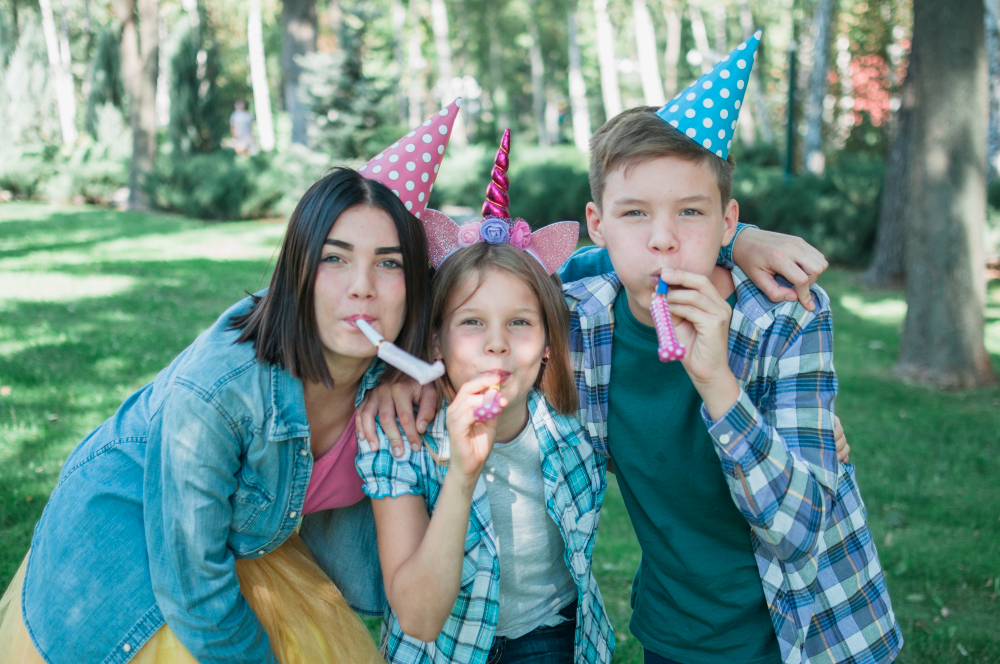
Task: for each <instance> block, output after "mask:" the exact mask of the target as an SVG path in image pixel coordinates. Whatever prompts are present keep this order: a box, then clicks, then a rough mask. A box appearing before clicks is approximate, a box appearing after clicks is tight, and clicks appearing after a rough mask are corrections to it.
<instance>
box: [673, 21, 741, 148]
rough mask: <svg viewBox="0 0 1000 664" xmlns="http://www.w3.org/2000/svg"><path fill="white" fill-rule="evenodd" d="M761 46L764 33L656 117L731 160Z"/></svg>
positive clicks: (721, 63) (730, 56)
mask: <svg viewBox="0 0 1000 664" xmlns="http://www.w3.org/2000/svg"><path fill="white" fill-rule="evenodd" d="M759 44H760V30H758V31H757V32H756V33H755V34H754V35H753V36H752V37H750V39H748V40H746V41H745V42H743V43H742V44H740V45H739V46H737V47H736V48H735V49H733V52H732V53H730V54H729V55H727V56H726V57H725V58H723V59H722V60H720V61H719V62H718V63H716V65H715V66H714V67H712V69H710V70H709V71H707V72H705V73H704V74H702V75H701V77H700V78H699V79H698V80H696V81H695V82H694V83H692V84H691V85H689V86H687V87H686V88H685V89H684V90H682V91H681V93H680V94H679V95H677V96H676V97H674V98H673V99H671V100H670V101H668V102H667V103H666V104H665V105H664V106H663V108H661V109H660V110H658V111H657V112H656V114H657V115H658V116H660V117H661V118H663V120H664V122H666V123H667V124H669V125H670V126H671V127H674V128H675V129H677V130H678V131H680V132H681V133H683V134H684V135H685V136H687V137H688V138H690V139H691V140H692V141H694V142H695V143H697V144H698V145H700V146H702V147H703V148H705V149H706V150H708V151H709V152H711V153H712V154H714V155H715V156H717V157H721V158H722V159H725V158H726V157H728V156H729V148H731V147H732V145H733V133H734V132H735V130H736V120H737V118H739V115H740V106H742V105H743V97H744V95H745V94H746V91H747V82H748V81H749V80H750V70H751V69H752V68H753V62H754V58H755V56H756V55H757V46H758V45H759Z"/></svg>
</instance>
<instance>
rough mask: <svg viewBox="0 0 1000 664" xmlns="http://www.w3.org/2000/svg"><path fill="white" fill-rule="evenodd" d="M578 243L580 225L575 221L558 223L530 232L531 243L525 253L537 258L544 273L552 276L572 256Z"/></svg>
mask: <svg viewBox="0 0 1000 664" xmlns="http://www.w3.org/2000/svg"><path fill="white" fill-rule="evenodd" d="M579 241H580V224H579V223H578V222H576V221H559V222H556V223H554V224H549V225H548V226H544V227H543V228H540V229H538V230H537V231H532V232H531V241H530V242H529V243H528V247H527V248H526V249H525V251H527V252H528V253H529V254H531V255H532V256H534V257H535V258H537V259H538V262H539V263H541V264H542V267H544V268H545V271H546V272H548V273H549V274H553V273H554V272H555V271H556V270H558V269H559V268H560V267H562V264H563V263H565V262H566V261H567V259H569V257H570V256H571V255H572V254H573V251H574V250H576V244H577V242H579Z"/></svg>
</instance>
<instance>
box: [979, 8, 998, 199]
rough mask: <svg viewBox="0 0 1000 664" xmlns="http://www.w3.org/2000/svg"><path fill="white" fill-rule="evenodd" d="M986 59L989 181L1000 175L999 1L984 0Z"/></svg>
mask: <svg viewBox="0 0 1000 664" xmlns="http://www.w3.org/2000/svg"><path fill="white" fill-rule="evenodd" d="M984 9H985V16H984V17H983V18H984V21H985V23H986V26H985V27H986V57H987V60H988V62H989V72H990V93H989V100H990V125H989V133H988V134H987V141H988V144H987V158H988V160H989V164H988V167H987V170H988V174H989V181H993V179H994V178H996V176H997V173H1000V0H985V3H984Z"/></svg>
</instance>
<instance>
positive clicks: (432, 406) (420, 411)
mask: <svg viewBox="0 0 1000 664" xmlns="http://www.w3.org/2000/svg"><path fill="white" fill-rule="evenodd" d="M437 397H438V394H437V388H436V387H434V385H433V383H432V384H430V385H424V386H423V387H422V388H421V389H420V396H419V397H418V398H419V400H420V403H419V405H418V407H417V431H419V432H420V433H423V432H425V431H427V425H429V424H430V423H431V420H432V419H434V413H436V412H437Z"/></svg>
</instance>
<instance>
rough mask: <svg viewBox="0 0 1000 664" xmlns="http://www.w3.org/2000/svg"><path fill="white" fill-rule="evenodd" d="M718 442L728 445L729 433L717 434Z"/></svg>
mask: <svg viewBox="0 0 1000 664" xmlns="http://www.w3.org/2000/svg"><path fill="white" fill-rule="evenodd" d="M719 442H720V443H722V444H723V445H728V444H729V434H728V433H724V434H722V435H721V436H719Z"/></svg>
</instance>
